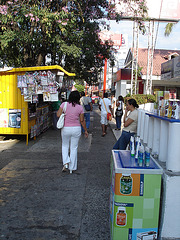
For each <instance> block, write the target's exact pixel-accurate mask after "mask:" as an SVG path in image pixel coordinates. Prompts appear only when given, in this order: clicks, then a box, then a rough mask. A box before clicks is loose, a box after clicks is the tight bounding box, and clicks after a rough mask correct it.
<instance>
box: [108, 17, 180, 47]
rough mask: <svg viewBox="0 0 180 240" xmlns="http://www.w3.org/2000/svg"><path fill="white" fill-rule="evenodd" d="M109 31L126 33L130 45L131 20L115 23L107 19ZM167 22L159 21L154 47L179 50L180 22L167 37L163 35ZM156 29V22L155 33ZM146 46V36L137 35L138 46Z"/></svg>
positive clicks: (130, 45) (131, 36)
mask: <svg viewBox="0 0 180 240" xmlns="http://www.w3.org/2000/svg"><path fill="white" fill-rule="evenodd" d="M109 24H110V27H111V31H113V32H118V33H121V34H125V33H126V34H128V42H129V48H130V47H132V38H133V32H132V31H133V23H132V21H125V20H123V21H120V22H119V23H116V22H115V21H109ZM166 24H167V23H164V22H161V23H160V24H159V30H158V35H157V40H156V47H155V48H156V49H168V50H176V49H177V50H180V23H177V24H176V25H175V26H174V28H173V31H172V33H171V35H170V36H169V37H165V36H164V32H165V26H166ZM156 31H157V23H156V24H155V34H154V38H155V36H156ZM147 47H148V36H147V35H145V36H143V35H142V34H140V35H139V48H147Z"/></svg>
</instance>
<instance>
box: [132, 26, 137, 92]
mask: <svg viewBox="0 0 180 240" xmlns="http://www.w3.org/2000/svg"><path fill="white" fill-rule="evenodd" d="M135 33H136V46H135ZM138 48H139V26H138V23H137V22H136V21H133V46H132V66H131V95H132V94H136V93H137V72H138ZM134 53H135V54H134ZM134 66H135V76H134Z"/></svg>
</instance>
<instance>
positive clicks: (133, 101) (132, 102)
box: [128, 98, 139, 108]
mask: <svg viewBox="0 0 180 240" xmlns="http://www.w3.org/2000/svg"><path fill="white" fill-rule="evenodd" d="M128 103H129V105H133V106H134V107H135V108H138V107H139V105H138V104H137V102H136V100H135V99H133V98H131V99H129V100H128Z"/></svg>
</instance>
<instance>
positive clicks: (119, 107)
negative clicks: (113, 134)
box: [115, 95, 124, 130]
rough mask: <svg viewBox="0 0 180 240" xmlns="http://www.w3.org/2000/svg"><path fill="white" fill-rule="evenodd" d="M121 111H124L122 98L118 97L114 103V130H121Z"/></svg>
mask: <svg viewBox="0 0 180 240" xmlns="http://www.w3.org/2000/svg"><path fill="white" fill-rule="evenodd" d="M123 109H124V98H123V97H122V96H121V95H120V96H119V97H118V100H117V101H116V112H115V117H116V128H115V130H121V118H122V116H123Z"/></svg>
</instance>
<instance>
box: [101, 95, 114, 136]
mask: <svg viewBox="0 0 180 240" xmlns="http://www.w3.org/2000/svg"><path fill="white" fill-rule="evenodd" d="M99 109H100V111H101V127H102V137H104V136H105V135H106V134H107V126H108V120H107V112H108V113H111V114H112V116H113V111H112V108H111V101H110V100H109V99H108V93H104V98H103V99H100V102H99ZM106 109H107V110H106Z"/></svg>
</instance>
